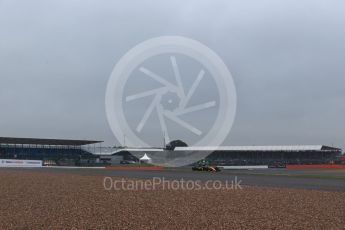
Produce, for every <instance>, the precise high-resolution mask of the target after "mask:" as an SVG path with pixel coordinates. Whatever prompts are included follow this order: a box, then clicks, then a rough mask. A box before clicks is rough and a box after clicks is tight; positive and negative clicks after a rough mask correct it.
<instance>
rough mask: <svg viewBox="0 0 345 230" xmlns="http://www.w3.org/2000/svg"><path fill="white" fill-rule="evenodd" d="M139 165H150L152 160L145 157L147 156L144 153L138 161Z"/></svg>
mask: <svg viewBox="0 0 345 230" xmlns="http://www.w3.org/2000/svg"><path fill="white" fill-rule="evenodd" d="M139 161H140V163H147V164H150V163H152V159H151V158H150V157H149V156H147V154H146V153H145V155H144V156H143V157H142V158H140V159H139Z"/></svg>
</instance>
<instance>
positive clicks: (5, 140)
mask: <svg viewBox="0 0 345 230" xmlns="http://www.w3.org/2000/svg"><path fill="white" fill-rule="evenodd" d="M102 142H103V141H92V140H64V139H41V138H17V137H0V144H17V145H69V146H82V145H90V144H96V143H102Z"/></svg>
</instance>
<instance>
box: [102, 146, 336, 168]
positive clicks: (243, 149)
mask: <svg viewBox="0 0 345 230" xmlns="http://www.w3.org/2000/svg"><path fill="white" fill-rule="evenodd" d="M144 153H147V154H149V156H150V157H153V159H155V158H159V156H160V155H166V156H172V157H178V156H182V157H184V156H188V155H190V154H193V155H196V154H198V153H200V155H203V156H205V155H207V157H206V159H205V160H206V161H207V162H209V163H210V164H215V165H219V166H233V165H272V166H274V165H286V164H328V163H334V162H336V161H339V157H340V156H341V153H342V150H341V149H340V148H334V147H329V146H324V145H297V146H293V145H291V146H219V147H211V146H206V147H197V146H193V147H175V148H172V149H144V148H124V149H117V150H115V151H113V152H109V153H107V154H106V155H108V156H109V155H113V156H115V155H117V156H124V155H127V158H128V155H130V154H134V155H138V154H139V155H140V154H141V155H143V154H144ZM205 153H206V154H205Z"/></svg>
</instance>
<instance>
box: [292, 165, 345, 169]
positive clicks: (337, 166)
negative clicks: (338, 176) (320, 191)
mask: <svg viewBox="0 0 345 230" xmlns="http://www.w3.org/2000/svg"><path fill="white" fill-rule="evenodd" d="M286 168H287V169H345V165H335V164H321V165H286Z"/></svg>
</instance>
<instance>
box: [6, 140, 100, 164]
mask: <svg viewBox="0 0 345 230" xmlns="http://www.w3.org/2000/svg"><path fill="white" fill-rule="evenodd" d="M98 143H102V141H92V140H65V139H39V138H13V137H0V159H26V160H43V161H46V162H53V164H57V165H82V164H84V165H85V164H93V163H94V162H95V161H96V157H95V156H94V155H93V154H92V153H91V151H88V150H87V149H91V148H93V149H95V148H96V144H98Z"/></svg>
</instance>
